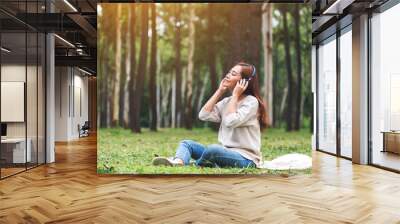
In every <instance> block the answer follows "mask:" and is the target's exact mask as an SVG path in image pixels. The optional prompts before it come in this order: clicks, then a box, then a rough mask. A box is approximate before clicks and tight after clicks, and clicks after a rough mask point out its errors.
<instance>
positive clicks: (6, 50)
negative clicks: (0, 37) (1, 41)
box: [1, 47, 11, 53]
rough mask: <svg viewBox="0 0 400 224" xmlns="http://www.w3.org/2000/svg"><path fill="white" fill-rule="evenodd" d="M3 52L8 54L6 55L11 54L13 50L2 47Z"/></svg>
mask: <svg viewBox="0 0 400 224" xmlns="http://www.w3.org/2000/svg"><path fill="white" fill-rule="evenodd" d="M1 50H2V51H4V52H6V53H10V52H11V50H9V49H7V48H5V47H1Z"/></svg>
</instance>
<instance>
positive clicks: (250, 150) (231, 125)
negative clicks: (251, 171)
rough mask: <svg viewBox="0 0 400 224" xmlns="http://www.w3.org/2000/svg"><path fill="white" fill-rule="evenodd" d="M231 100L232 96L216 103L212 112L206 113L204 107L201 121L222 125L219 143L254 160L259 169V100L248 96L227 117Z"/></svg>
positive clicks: (200, 115) (260, 158) (260, 159)
mask: <svg viewBox="0 0 400 224" xmlns="http://www.w3.org/2000/svg"><path fill="white" fill-rule="evenodd" d="M231 98H232V96H230V97H226V98H224V99H222V100H221V101H219V102H218V103H216V104H215V106H214V108H213V110H212V111H211V112H207V111H205V110H204V106H203V107H202V108H201V110H200V112H199V119H200V120H203V121H212V122H217V123H221V125H220V127H219V132H218V141H219V143H220V144H221V145H223V146H224V147H225V148H227V149H229V150H233V151H236V152H238V153H240V154H241V155H242V156H243V157H245V158H247V159H250V160H252V161H253V162H254V163H255V164H256V166H257V167H260V163H261V162H262V154H261V151H260V147H261V131H260V124H259V121H258V119H257V112H258V106H259V104H258V100H257V98H255V97H254V96H251V95H247V96H246V97H245V98H243V99H242V100H241V101H239V103H238V105H237V110H236V112H234V113H229V114H228V115H225V113H226V111H225V110H226V109H227V105H228V102H229V100H230V99H231Z"/></svg>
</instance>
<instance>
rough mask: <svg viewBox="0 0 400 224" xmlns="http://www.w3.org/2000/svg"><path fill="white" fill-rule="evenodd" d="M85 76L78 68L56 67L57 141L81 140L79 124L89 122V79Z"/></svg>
mask: <svg viewBox="0 0 400 224" xmlns="http://www.w3.org/2000/svg"><path fill="white" fill-rule="evenodd" d="M83 75H84V74H83V73H82V72H80V71H79V70H78V69H76V68H72V67H56V84H55V85H56V93H55V119H56V122H55V123H56V133H55V140H56V141H69V140H73V139H77V138H79V132H78V124H79V125H83V124H84V123H85V121H87V120H88V78H87V77H86V76H83ZM79 101H80V102H79ZM80 106H81V108H79V107H80ZM80 109H81V111H80Z"/></svg>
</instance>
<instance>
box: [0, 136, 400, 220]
mask: <svg viewBox="0 0 400 224" xmlns="http://www.w3.org/2000/svg"><path fill="white" fill-rule="evenodd" d="M313 156H314V165H313V174H312V175H309V176H294V177H289V178H287V177H278V176H252V177H248V176H231V177H152V176H148V177H138V176H98V175H97V174H96V139H95V138H94V137H91V138H85V139H83V140H81V141H76V142H71V143H69V144H57V148H56V163H55V164H51V165H46V166H41V167H39V168H36V169H33V170H30V171H28V172H26V173H22V174H19V175H17V176H14V177H11V178H8V179H5V180H3V181H0V223H43V222H48V223H374V224H375V223H385V224H386V223H400V221H399V220H400V200H399V199H400V175H398V174H395V173H391V172H387V171H384V170H380V169H377V168H374V167H368V166H359V165H352V164H351V163H350V162H349V161H347V160H343V159H337V158H335V157H333V156H330V155H326V154H323V153H318V152H315V153H314V155H313Z"/></svg>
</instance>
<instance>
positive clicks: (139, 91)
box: [133, 4, 149, 133]
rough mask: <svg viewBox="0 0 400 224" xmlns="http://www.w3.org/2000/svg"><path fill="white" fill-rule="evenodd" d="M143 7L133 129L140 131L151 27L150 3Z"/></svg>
mask: <svg viewBox="0 0 400 224" xmlns="http://www.w3.org/2000/svg"><path fill="white" fill-rule="evenodd" d="M140 7H141V8H140V9H141V33H140V55H139V56H140V57H139V65H138V68H137V76H136V77H137V79H136V80H135V91H134V92H135V93H134V96H133V98H134V110H133V111H134V116H135V117H134V118H135V119H134V127H133V131H134V132H137V133H140V132H141V130H140V109H141V106H142V105H141V104H142V102H141V101H142V96H143V84H144V78H145V77H146V70H147V69H146V68H147V48H148V42H149V37H148V29H149V21H148V17H149V11H148V8H149V5H148V4H142V5H141V6H140Z"/></svg>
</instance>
